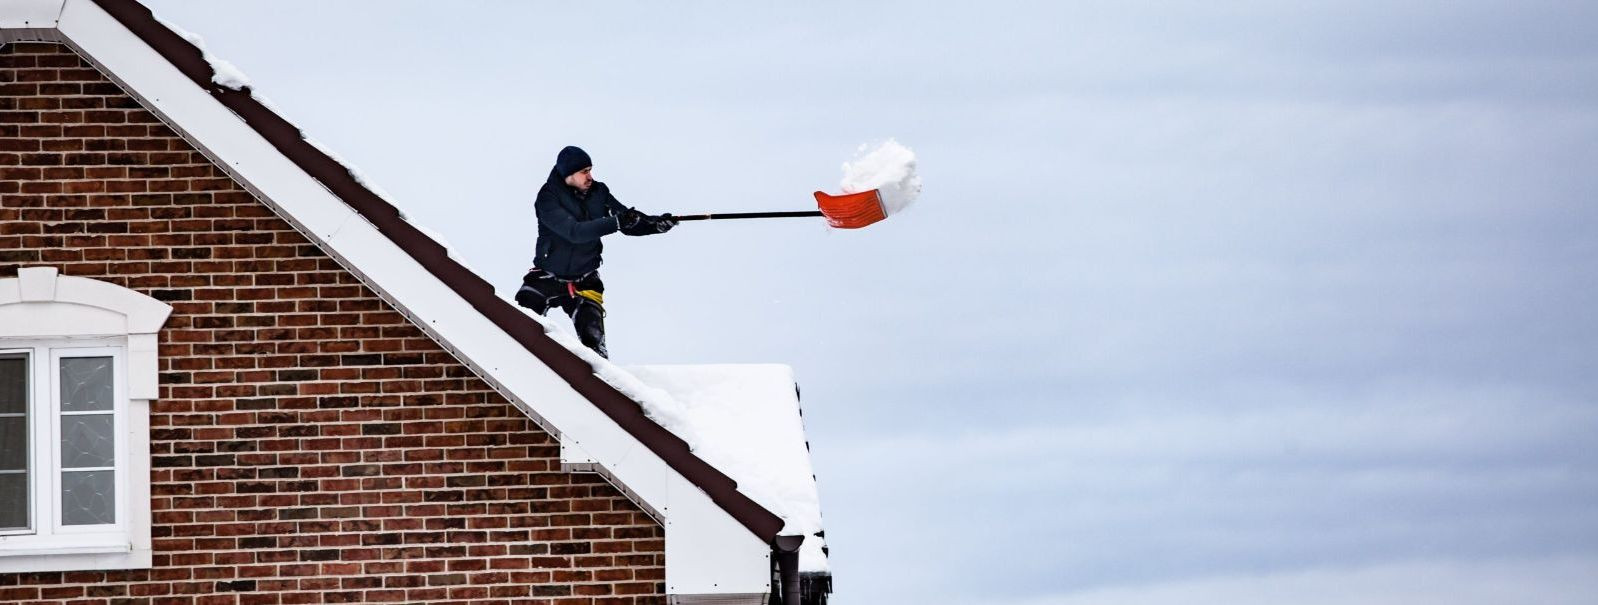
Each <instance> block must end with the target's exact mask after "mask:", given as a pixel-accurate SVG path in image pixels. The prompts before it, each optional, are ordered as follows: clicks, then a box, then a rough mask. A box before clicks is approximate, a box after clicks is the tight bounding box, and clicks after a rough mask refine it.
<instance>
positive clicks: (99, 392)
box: [61, 357, 111, 412]
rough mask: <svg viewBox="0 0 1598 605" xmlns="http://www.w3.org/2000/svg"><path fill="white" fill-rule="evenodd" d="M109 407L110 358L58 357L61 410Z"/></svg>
mask: <svg viewBox="0 0 1598 605" xmlns="http://www.w3.org/2000/svg"><path fill="white" fill-rule="evenodd" d="M109 409H111V358H110V357H63V358H62V359H61V411H63V412H82V411H90V410H109Z"/></svg>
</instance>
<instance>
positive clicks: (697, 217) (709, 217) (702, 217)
mask: <svg viewBox="0 0 1598 605" xmlns="http://www.w3.org/2000/svg"><path fill="white" fill-rule="evenodd" d="M801 216H821V211H819V210H806V211H798V212H723V213H718V214H685V215H675V214H673V215H672V216H671V220H674V221H719V220H723V219H733V218H793V217H801Z"/></svg>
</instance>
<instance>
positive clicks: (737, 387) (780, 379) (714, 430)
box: [512, 303, 827, 571]
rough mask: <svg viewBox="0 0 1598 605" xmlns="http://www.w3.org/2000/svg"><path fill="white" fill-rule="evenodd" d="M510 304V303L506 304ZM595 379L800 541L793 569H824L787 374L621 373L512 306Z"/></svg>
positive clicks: (816, 505) (766, 370)
mask: <svg viewBox="0 0 1598 605" xmlns="http://www.w3.org/2000/svg"><path fill="white" fill-rule="evenodd" d="M512 304H514V303H512ZM517 308H518V309H521V310H522V312H523V313H524V314H526V315H527V316H528V317H531V318H532V319H533V320H534V321H537V322H538V323H539V324H541V325H543V326H544V331H545V332H546V333H547V334H548V335H549V337H550V338H551V339H553V340H554V341H555V342H557V343H560V344H561V345H562V346H564V347H566V348H567V349H569V350H571V352H572V353H574V354H576V355H577V356H578V357H580V358H582V359H583V360H584V361H587V362H588V364H589V365H590V366H592V367H593V368H594V374H595V375H597V376H599V378H600V380H603V381H605V383H606V384H609V385H610V386H611V387H613V388H615V389H616V390H617V391H618V392H620V393H621V394H623V395H626V396H627V397H628V398H630V399H632V400H633V401H636V402H638V404H639V407H641V408H643V411H644V415H645V416H648V417H649V419H650V420H653V421H655V423H656V424H659V425H660V426H662V427H664V428H665V429H666V430H668V431H671V432H672V434H674V435H676V436H677V437H678V438H680V439H682V440H683V441H685V442H687V443H688V448H689V449H690V450H691V451H693V453H694V455H696V456H699V458H700V459H702V460H704V461H705V462H708V463H710V465H711V466H714V467H716V468H717V469H718V470H720V471H721V472H723V473H726V474H727V476H728V477H731V478H732V480H733V481H736V482H737V483H738V491H739V492H742V493H743V494H744V495H745V496H748V497H749V498H750V499H751V500H754V501H755V502H756V503H758V504H760V506H762V507H764V508H765V509H766V510H768V511H771V513H772V514H774V515H777V516H778V517H781V518H782V521H783V528H782V531H781V534H782V535H803V536H805V541H804V543H803V545H802V546H801V547H800V553H799V554H800V563H799V564H800V567H801V568H802V570H803V571H826V569H827V568H826V555H825V554H824V553H823V552H822V550H821V549H822V548H823V547H825V545H826V543H825V541H824V540H823V539H822V538H821V537H820V536H818V535H816V534H817V533H818V532H820V531H821V529H822V527H821V502H820V498H819V496H818V494H817V492H816V478H815V473H814V471H813V470H811V467H810V450H809V446H808V445H807V444H806V442H805V436H804V425H803V424H802V422H801V421H800V412H799V395H798V393H797V392H796V391H795V386H794V379H793V370H792V369H791V368H789V367H788V366H783V365H708V366H633V367H630V368H627V369H623V368H622V367H621V366H618V365H616V364H614V363H611V362H610V360H608V359H605V358H603V357H600V356H599V354H598V353H595V352H594V351H593V350H592V349H589V348H588V347H585V346H583V344H582V341H581V340H579V339H578V338H577V335H576V334H574V333H573V332H571V331H570V330H569V329H567V328H566V327H565V326H564V325H562V322H557V321H555V320H552V319H550V318H548V317H545V316H542V315H539V314H537V313H534V312H532V310H530V309H526V308H522V307H517Z"/></svg>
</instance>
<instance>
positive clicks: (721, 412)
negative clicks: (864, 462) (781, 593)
mask: <svg viewBox="0 0 1598 605" xmlns="http://www.w3.org/2000/svg"><path fill="white" fill-rule="evenodd" d="M626 370H627V371H629V372H631V373H632V375H633V376H636V377H637V378H638V379H639V380H642V381H643V382H644V383H646V384H648V385H650V386H652V387H655V388H658V389H660V390H662V391H665V393H666V394H667V395H669V396H670V397H671V398H672V399H674V400H675V401H676V404H677V407H676V413H677V416H678V417H679V419H680V422H681V424H682V425H683V428H684V429H685V430H684V432H683V433H679V436H682V437H684V438H685V439H688V440H689V442H690V443H694V441H698V445H697V446H696V447H695V448H694V453H695V454H698V455H699V457H701V458H704V459H705V460H706V461H707V462H709V463H711V464H712V465H715V467H716V468H718V469H721V471H722V472H724V473H727V475H729V476H731V477H732V478H733V479H734V480H736V481H737V482H738V489H739V491H742V492H744V493H745V494H748V495H749V497H751V498H754V500H755V502H759V503H760V505H761V506H764V507H766V509H768V510H770V511H772V512H774V513H777V515H778V516H780V517H782V519H783V521H785V522H787V525H785V526H784V527H783V533H784V534H788V535H803V536H805V541H804V543H803V544H802V545H801V546H800V550H799V568H800V571H806V572H820V571H827V555H826V550H825V548H826V542H825V541H824V540H823V537H822V536H821V530H822V526H821V499H820V498H819V496H818V494H817V491H816V477H815V471H814V470H812V469H811V466H810V445H809V443H808V442H806V441H805V427H804V422H803V412H802V411H801V410H800V406H799V389H798V385H797V384H795V382H794V377H793V368H790V367H788V366H786V365H779V364H743V365H651V366H628V367H627V368H626ZM657 398H658V396H657V397H651V399H657ZM668 428H670V427H668ZM690 436H691V437H690Z"/></svg>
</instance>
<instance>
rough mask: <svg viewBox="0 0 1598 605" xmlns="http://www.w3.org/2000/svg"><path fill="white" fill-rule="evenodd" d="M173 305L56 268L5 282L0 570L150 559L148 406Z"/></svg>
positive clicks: (145, 563) (127, 565) (0, 324)
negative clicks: (160, 336)
mask: <svg viewBox="0 0 1598 605" xmlns="http://www.w3.org/2000/svg"><path fill="white" fill-rule="evenodd" d="M170 313H171V307H169V306H167V305H166V304H165V303H162V302H160V301H157V300H155V299H152V298H149V297H147V296H145V295H143V294H139V293H138V292H135V291H133V290H129V289H126V288H122V287H120V286H116V285H114V284H110V283H106V282H100V281H95V280H90V279H84V278H78V277H62V276H59V275H57V273H56V270H55V269H52V268H39V267H30V268H24V269H22V270H20V271H19V272H18V277H17V278H13V279H0V572H12V571H68V570H89V569H136V568H147V567H149V566H150V560H151V548H150V485H149V480H150V444H149V430H150V429H149V409H150V408H149V405H150V400H152V399H155V397H156V390H157V389H156V365H157V364H156V346H155V345H156V332H157V331H158V330H159V329H160V326H161V325H162V324H163V323H165V321H166V318H167V316H168V315H169V314H170Z"/></svg>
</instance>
